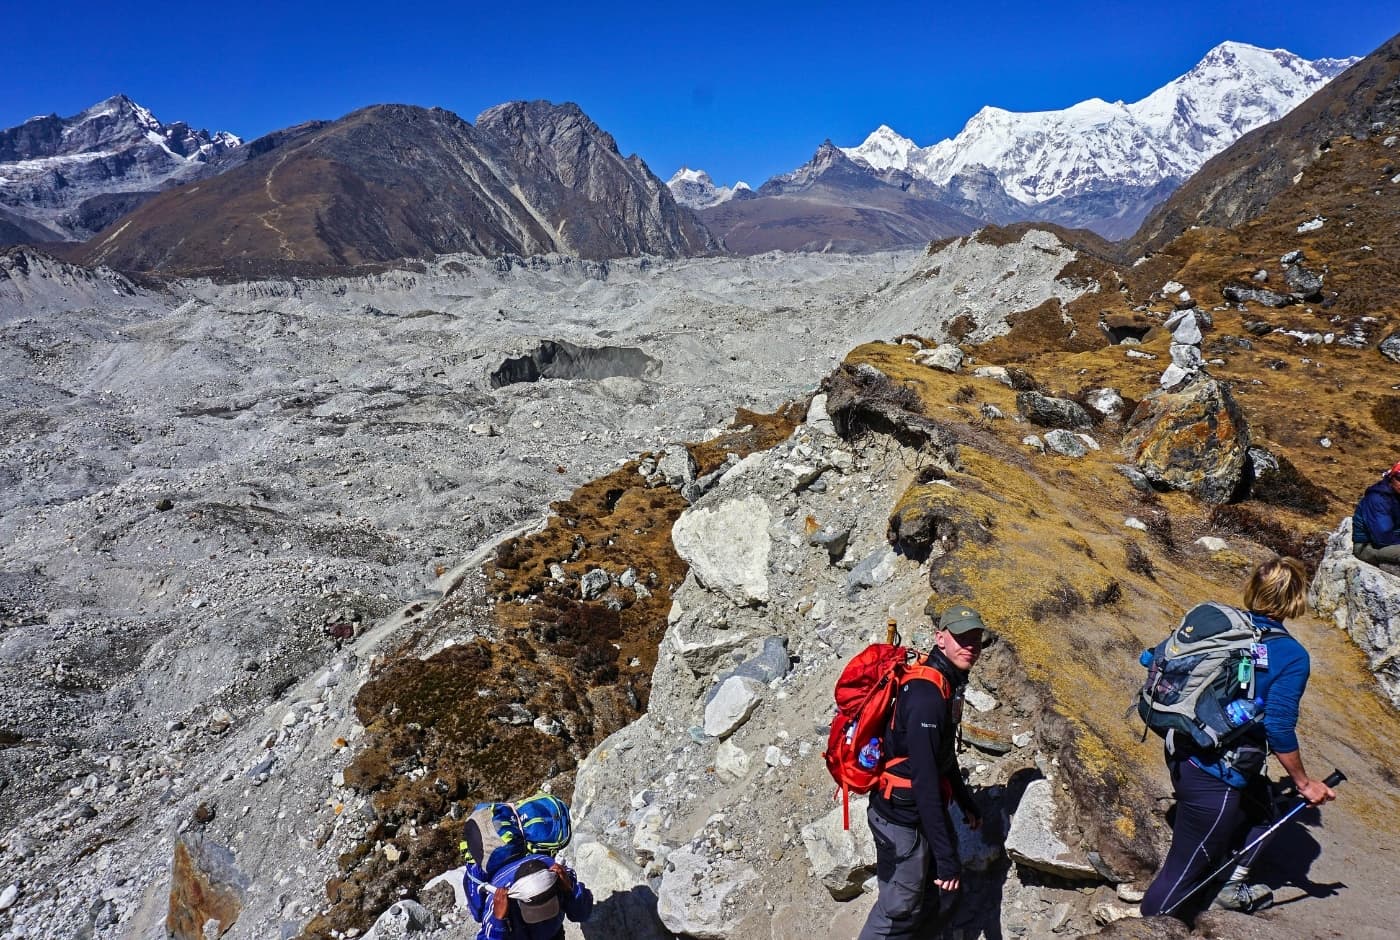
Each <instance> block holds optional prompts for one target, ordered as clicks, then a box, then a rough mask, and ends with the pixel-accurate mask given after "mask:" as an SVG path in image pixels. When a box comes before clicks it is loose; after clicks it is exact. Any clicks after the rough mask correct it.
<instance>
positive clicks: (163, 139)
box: [0, 95, 243, 241]
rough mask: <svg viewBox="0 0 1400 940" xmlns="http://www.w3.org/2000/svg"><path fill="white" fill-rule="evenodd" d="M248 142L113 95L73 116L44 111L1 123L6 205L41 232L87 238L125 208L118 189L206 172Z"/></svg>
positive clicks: (132, 190) (139, 188)
mask: <svg viewBox="0 0 1400 940" xmlns="http://www.w3.org/2000/svg"><path fill="white" fill-rule="evenodd" d="M242 143H243V142H242V140H240V139H239V138H238V137H237V136H236V135H234V134H230V133H229V132H227V131H219V132H217V133H214V134H210V133H209V132H208V131H204V130H196V129H194V128H192V127H190V126H189V125H188V124H186V123H184V122H183V121H176V122H174V123H171V124H166V123H163V122H162V121H160V120H159V119H158V118H156V116H155V115H154V114H152V113H151V112H150V110H149V109H147V108H144V107H142V106H141V105H139V104H137V103H136V102H134V101H132V100H131V99H130V98H128V97H126V96H125V95H114V96H113V97H111V98H108V99H106V100H105V101H99V102H98V103H97V104H95V105H93V106H91V107H89V108H87V109H85V110H83V111H80V112H78V113H77V114H75V115H73V116H72V117H68V118H60V117H58V116H57V115H53V114H50V115H42V116H39V117H34V118H30V119H29V120H28V121H25V122H24V123H23V124H20V125H19V126H17V127H13V128H10V129H9V130H0V154H4V155H5V156H6V157H7V158H8V159H0V207H3V208H4V209H6V210H8V212H9V213H11V214H12V215H13V217H15V218H19V219H23V220H25V222H24V224H25V225H26V226H28V230H29V231H30V232H31V233H38V232H42V233H43V238H42V240H48V241H52V240H58V241H67V240H75V239H76V240H82V239H85V238H87V237H89V236H91V235H92V234H93V233H94V232H96V231H97V230H98V229H100V228H102V227H103V226H105V225H106V224H108V223H109V222H111V221H112V218H113V215H114V213H117V212H120V211H122V209H123V204H121V203H120V202H117V203H112V201H111V200H112V197H119V198H124V197H128V196H132V194H142V193H147V194H148V193H151V192H154V191H158V190H160V189H162V188H164V187H166V186H169V185H173V184H175V183H180V182H186V181H189V180H191V179H195V178H197V177H199V176H202V175H207V173H208V172H210V171H209V169H208V168H207V165H208V164H209V163H210V161H212V160H215V159H216V158H218V157H219V156H221V155H223V154H225V153H228V152H229V151H231V150H234V149H235V148H237V147H239V146H241V145H242ZM99 197H101V198H99ZM104 199H105V200H107V201H106V202H104V201H103V200H104ZM137 201H139V199H138V200H137ZM134 205H135V202H130V203H129V204H127V205H126V208H129V207H130V206H134ZM4 234H5V232H4V231H3V230H0V236H3V235H4ZM12 240H13V236H12Z"/></svg>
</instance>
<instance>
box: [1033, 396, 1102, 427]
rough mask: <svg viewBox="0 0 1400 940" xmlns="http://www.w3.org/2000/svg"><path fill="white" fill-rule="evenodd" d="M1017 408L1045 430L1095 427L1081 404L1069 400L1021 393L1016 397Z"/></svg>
mask: <svg viewBox="0 0 1400 940" xmlns="http://www.w3.org/2000/svg"><path fill="white" fill-rule="evenodd" d="M1016 408H1017V409H1018V410H1019V411H1020V412H1021V414H1022V416H1024V417H1025V419H1026V420H1027V421H1029V422H1030V423H1031V424H1038V425H1040V426H1041V427H1043V428H1066V429H1068V430H1071V431H1083V430H1086V429H1088V428H1091V427H1093V426H1094V422H1093V419H1091V418H1090V417H1089V413H1088V412H1087V411H1085V410H1084V408H1083V407H1082V406H1081V405H1080V404H1079V402H1076V401H1070V400H1069V399H1068V398H1051V397H1050V396H1049V395H1042V394H1041V393H1040V392H1035V391H1031V392H1020V393H1019V394H1017V396H1016Z"/></svg>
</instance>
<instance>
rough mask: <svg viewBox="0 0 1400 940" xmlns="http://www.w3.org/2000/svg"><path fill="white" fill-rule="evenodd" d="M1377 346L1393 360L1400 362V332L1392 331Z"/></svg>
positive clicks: (1385, 355) (1383, 354) (1384, 354)
mask: <svg viewBox="0 0 1400 940" xmlns="http://www.w3.org/2000/svg"><path fill="white" fill-rule="evenodd" d="M1377 348H1378V349H1379V350H1380V353H1381V355H1382V356H1384V357H1385V358H1387V359H1389V360H1390V361H1391V362H1400V333H1391V334H1390V335H1389V336H1387V337H1386V338H1385V339H1383V340H1381V342H1380V345H1379V346H1378V347H1377Z"/></svg>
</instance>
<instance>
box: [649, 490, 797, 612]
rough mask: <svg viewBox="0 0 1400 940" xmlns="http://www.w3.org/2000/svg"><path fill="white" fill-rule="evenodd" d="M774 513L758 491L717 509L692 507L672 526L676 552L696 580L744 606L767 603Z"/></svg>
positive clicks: (672, 540) (726, 502)
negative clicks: (769, 554)
mask: <svg viewBox="0 0 1400 940" xmlns="http://www.w3.org/2000/svg"><path fill="white" fill-rule="evenodd" d="M771 518H772V515H771V513H770V511H769V509H768V504H767V503H766V502H764V501H763V499H762V498H760V497H758V496H748V497H745V498H744V499H731V500H726V501H725V502H723V503H720V504H719V505H718V506H716V507H715V508H713V509H710V508H697V509H689V510H686V511H685V512H684V513H682V514H681V517H680V518H679V519H677V520H676V524H675V525H674V526H673V527H672V529H671V542H672V543H673V544H674V545H675V547H676V553H677V554H679V555H680V556H681V558H683V559H685V561H686V563H687V564H689V565H690V570H691V573H692V574H693V575H695V579H696V580H697V581H698V582H700V584H701V585H702V586H704V587H705V588H707V589H708V590H711V591H714V592H716V593H718V594H722V595H724V596H725V597H726V598H728V599H729V600H730V601H731V602H732V603H734V604H737V605H739V606H740V607H750V606H755V605H758V604H766V603H768V553H769V550H770V548H771V542H772V539H771V538H770V536H769V534H768V525H769V522H770V520H771Z"/></svg>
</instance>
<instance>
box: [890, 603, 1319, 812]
mask: <svg viewBox="0 0 1400 940" xmlns="http://www.w3.org/2000/svg"><path fill="white" fill-rule="evenodd" d="M898 636H899V625H898V623H897V622H896V621H895V619H894V618H893V617H891V618H890V619H888V620H886V621H885V642H886V643H889V644H893V643H894V641H895V638H896V637H898ZM1328 786H1331V784H1328Z"/></svg>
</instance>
